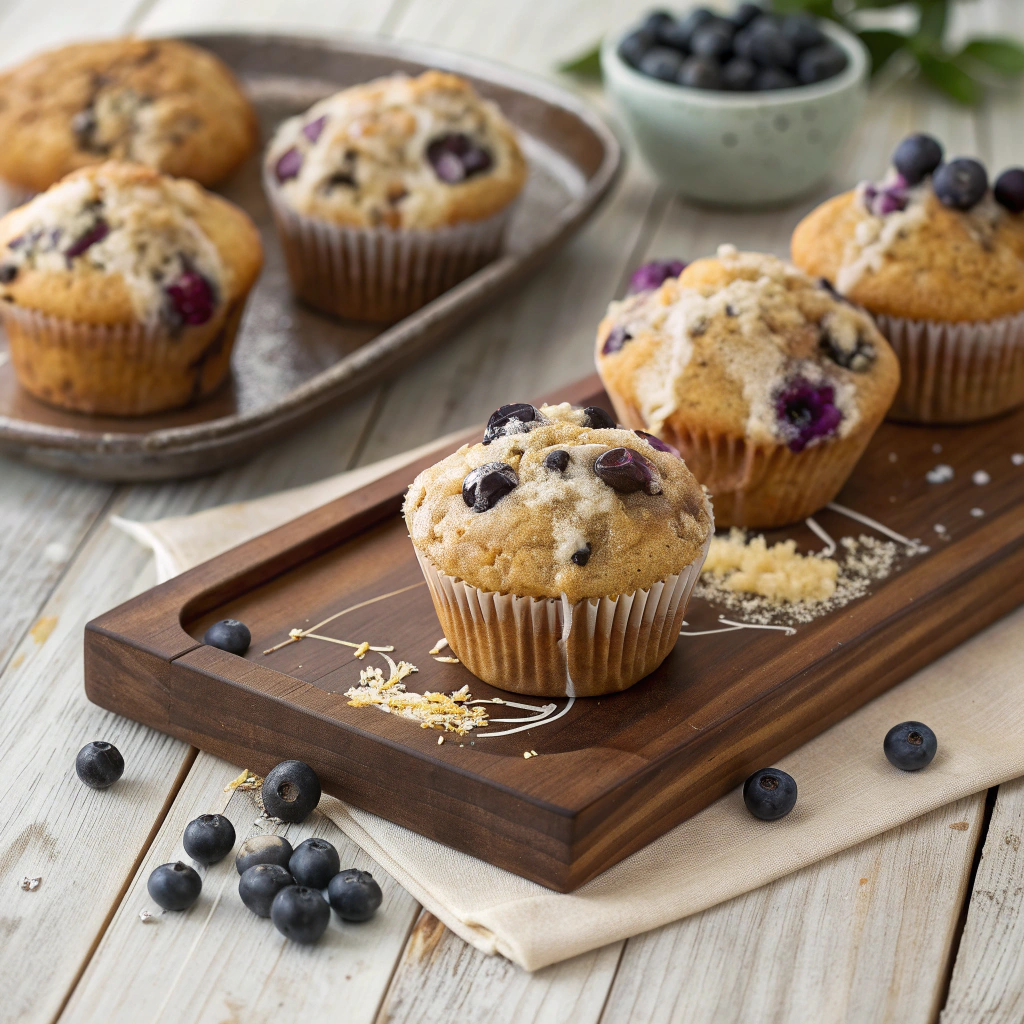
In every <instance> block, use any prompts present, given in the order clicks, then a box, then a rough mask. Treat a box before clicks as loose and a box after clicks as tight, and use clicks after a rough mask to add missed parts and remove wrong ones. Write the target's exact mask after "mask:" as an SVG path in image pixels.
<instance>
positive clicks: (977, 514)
mask: <svg viewBox="0 0 1024 1024" xmlns="http://www.w3.org/2000/svg"><path fill="white" fill-rule="evenodd" d="M984 514H985V510H984V509H983V508H972V509H971V515H972V516H974V518H975V519H980V518H981V517H982V516H983V515H984Z"/></svg>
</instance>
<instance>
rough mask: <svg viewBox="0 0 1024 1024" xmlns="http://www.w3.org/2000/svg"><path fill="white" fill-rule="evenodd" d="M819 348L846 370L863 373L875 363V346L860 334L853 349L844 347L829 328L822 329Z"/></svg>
mask: <svg viewBox="0 0 1024 1024" xmlns="http://www.w3.org/2000/svg"><path fill="white" fill-rule="evenodd" d="M818 346H819V348H820V349H821V350H822V352H824V353H825V355H827V356H828V357H829V359H831V360H832V362H834V363H836V364H838V365H839V366H842V367H843V368H844V369H847V370H853V371H854V373H863V372H864V371H865V370H867V368H868V367H869V366H870V365H871V364H872V363H873V362H874V361H875V356H876V355H877V353H876V352H875V346H874V345H873V344H872V343H871V342H870V341H869V340H868V339H867V338H866V337H864V335H863V334H861V333H858V334H857V339H856V341H855V342H854V345H853V348H849V347H844V346H843V345H841V344H840V341H839V339H838V338H837V337H836V336H835V335H834V334H833V333H832V332H831V331H830V330H829V329H828V328H827V327H822V329H821V337H820V338H819V339H818Z"/></svg>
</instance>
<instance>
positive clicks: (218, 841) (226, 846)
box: [181, 814, 235, 864]
mask: <svg viewBox="0 0 1024 1024" xmlns="http://www.w3.org/2000/svg"><path fill="white" fill-rule="evenodd" d="M181 844H182V846H184V847H185V852H186V853H187V854H188V855H189V856H190V857H191V858H192V859H193V860H194V861H197V862H198V863H199V864H216V863H217V861H219V860H223V859H224V858H225V857H226V856H227V855H228V854H229V853H230V852H231V847H232V846H234V845H235V826H234V825H232V824H231V822H230V821H229V820H228V819H227V818H225V817H224V815H223V814H200V815H199V817H198V818H195V819H194V820H192V821H190V822H189V823H188V824H187V825H186V826H185V835H184V836H183V837H182V840H181Z"/></svg>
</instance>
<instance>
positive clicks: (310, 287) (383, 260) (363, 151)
mask: <svg viewBox="0 0 1024 1024" xmlns="http://www.w3.org/2000/svg"><path fill="white" fill-rule="evenodd" d="M525 179H526V164H525V162H524V160H523V156H522V153H521V152H520V149H519V144H518V143H517V141H516V136H515V133H514V131H513V129H512V127H511V126H510V125H509V123H508V122H507V121H506V120H505V118H504V117H503V116H502V114H501V111H500V110H499V109H498V108H497V106H495V104H493V103H490V102H488V101H485V100H482V99H481V98H480V97H479V96H477V94H476V93H475V92H474V90H473V88H472V86H471V85H470V84H469V83H468V82H467V81H465V80H464V79H462V78H459V77H458V76H457V75H451V74H446V73H444V72H441V71H426V72H424V73H423V74H421V75H419V76H418V77H416V78H410V77H409V76H407V75H392V76H391V77H388V78H380V79H377V80H376V81H373V82H369V83H367V84H366V85H357V86H355V87H353V88H351V89H345V90H343V91H342V92H339V93H336V94H335V95H333V96H330V97H328V98H327V99H325V100H321V101H320V102H319V103H317V104H315V105H314V106H313V107H311V108H310V109H309V110H307V111H306V112H305V113H304V114H301V115H300V116H298V117H293V118H291V119H290V120H288V121H285V122H284V124H282V125H281V127H280V128H279V129H278V130H277V133H276V134H275V135H274V139H273V141H272V142H271V144H270V146H269V148H268V150H267V155H266V161H265V165H264V182H265V187H266V191H267V195H268V197H269V199H270V203H271V207H272V209H273V212H274V218H275V220H276V222H277V227H278V231H279V232H280V235H281V240H282V243H283V246H284V251H285V256H286V257H287V262H288V272H289V275H290V277H291V281H292V287H293V288H294V290H295V292H296V293H297V294H298V295H299V296H300V297H301V298H303V299H305V301H307V302H308V303H310V304H311V305H313V306H316V307H317V308H318V309H322V310H325V311H327V312H329V313H334V314H336V315H338V316H342V317H347V318H350V319H354V320H370V321H378V322H382V323H390V322H393V321H395V320H399V319H401V318H402V317H403V316H407V315H408V314H409V313H411V312H413V311H414V310H416V309H418V308H419V307H420V306H422V305H424V304H425V303H427V302H429V301H430V300H431V299H434V298H436V297H437V296H438V295H440V294H441V293H442V292H444V291H447V290H448V289H449V288H451V287H453V286H454V285H456V284H458V282H459V281H461V280H463V279H464V278H466V277H468V276H469V275H470V274H472V273H474V272H475V271H477V270H479V269H480V267H482V266H484V264H486V263H488V262H490V261H491V260H493V259H494V258H495V257H496V256H497V255H498V253H499V251H500V249H501V243H502V237H503V234H504V230H505V225H506V223H507V221H508V217H509V213H510V209H511V205H512V203H513V201H514V200H515V198H516V197H517V196H518V195H519V193H520V191H521V190H522V187H523V183H524V181H525Z"/></svg>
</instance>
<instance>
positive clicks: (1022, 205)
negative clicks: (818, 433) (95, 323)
mask: <svg viewBox="0 0 1024 1024" xmlns="http://www.w3.org/2000/svg"><path fill="white" fill-rule="evenodd" d="M992 191H993V194H994V195H995V197H996V202H997V203H999V205H1000V206H1004V207H1006V209H1007V210H1009V211H1010V212H1011V213H1021V212H1022V211H1024V167H1011V168H1010V169H1009V170H1008V171H1003V173H1002V174H1000V175H999V177H998V178H996V183H995V186H994V187H993V189H992ZM5 269H6V268H5V267H0V274H3V272H4V270H5ZM0 280H3V278H2V277H0Z"/></svg>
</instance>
